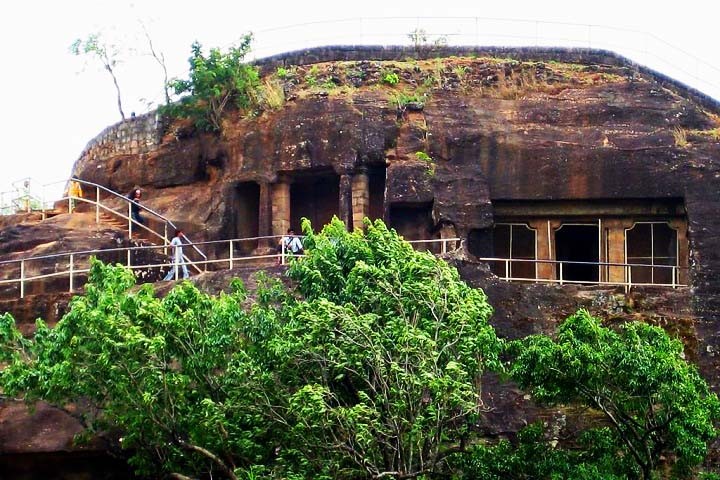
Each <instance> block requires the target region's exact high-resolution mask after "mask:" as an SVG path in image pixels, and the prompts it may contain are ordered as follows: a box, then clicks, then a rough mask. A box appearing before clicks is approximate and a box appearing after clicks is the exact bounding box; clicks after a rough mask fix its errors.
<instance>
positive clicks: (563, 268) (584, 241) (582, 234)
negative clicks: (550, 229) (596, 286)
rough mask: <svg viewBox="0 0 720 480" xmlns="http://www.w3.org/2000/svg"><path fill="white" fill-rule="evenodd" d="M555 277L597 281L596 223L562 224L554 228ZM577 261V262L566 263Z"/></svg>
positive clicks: (598, 251) (598, 257) (579, 280)
mask: <svg viewBox="0 0 720 480" xmlns="http://www.w3.org/2000/svg"><path fill="white" fill-rule="evenodd" d="M555 259H556V260H557V261H558V264H557V265H556V267H555V268H556V272H555V273H556V278H557V279H561V280H563V281H574V282H597V281H598V280H599V278H600V267H599V266H598V262H599V261H600V235H599V227H598V225H593V224H563V225H561V226H560V228H558V229H557V230H555ZM566 262H579V263H566Z"/></svg>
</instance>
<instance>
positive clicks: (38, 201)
mask: <svg viewBox="0 0 720 480" xmlns="http://www.w3.org/2000/svg"><path fill="white" fill-rule="evenodd" d="M71 181H76V182H78V183H79V184H81V185H83V186H85V187H91V189H90V190H92V191H94V199H91V198H87V193H88V189H84V192H83V196H81V197H75V196H69V195H63V196H62V197H61V198H59V199H55V200H53V201H51V202H49V203H48V201H47V200H46V199H45V189H46V188H47V187H51V186H54V185H60V184H64V185H65V187H66V188H64V190H63V191H65V192H67V191H68V188H67V186H68V185H69V183H70V182H71ZM18 182H23V183H24V184H26V185H28V188H29V185H30V183H31V179H30V178H25V179H22V180H18V181H17V182H14V184H15V183H18ZM14 184H13V185H14ZM41 187H42V189H43V195H42V197H37V196H36V195H31V194H29V193H27V194H26V195H27V196H28V197H29V198H32V199H35V201H34V202H33V203H32V205H33V208H32V209H31V208H30V206H29V205H30V202H27V204H28V208H27V211H28V212H29V211H31V210H32V211H37V212H40V213H41V215H42V217H43V219H44V218H45V217H46V216H47V215H48V213H49V211H52V210H53V209H54V205H55V204H56V203H57V202H67V208H68V212H72V211H73V210H74V209H75V208H77V206H76V205H74V204H75V203H76V202H83V203H88V204H90V205H94V206H95V223H96V224H97V223H100V213H101V212H106V213H108V214H110V215H113V216H115V217H117V218H119V219H121V220H122V221H123V222H127V231H128V238H132V234H133V229H135V230H142V231H145V232H147V233H148V234H149V235H150V239H151V240H152V239H158V240H160V241H161V242H162V243H163V247H164V248H167V246H168V245H169V243H170V239H169V235H168V234H169V232H170V230H176V229H177V227H176V226H175V224H174V223H173V222H172V221H171V220H170V219H168V218H166V217H165V216H163V215H162V214H160V213H158V212H156V211H155V210H153V209H151V208H149V207H147V206H145V205H141V204H139V203H137V202H134V201H132V200H130V199H129V198H128V197H126V196H125V195H122V194H120V193H118V192H116V191H114V190H111V189H109V188H107V187H104V186H102V185H99V184H97V183H94V182H89V181H87V180H82V179H80V178H71V179H68V180H60V181H56V182H51V183H47V184H43V185H41ZM100 192H103V194H104V197H105V198H108V197H110V198H116V199H119V200H120V201H121V202H125V203H127V214H126V213H125V212H124V211H118V210H116V209H115V208H113V207H111V206H108V205H106V204H104V203H103V202H102V201H101V199H102V197H103V196H102V195H101V194H100ZM133 204H135V205H137V206H139V208H140V209H142V211H143V212H147V213H148V214H150V215H151V216H152V217H154V218H155V219H156V220H157V221H158V222H159V223H161V224H162V226H163V232H162V233H160V232H158V231H156V230H153V229H152V228H150V227H148V226H147V225H144V224H142V223H139V222H137V221H135V220H134V219H133V218H132V217H133V216H132V207H133ZM23 211H24V209H23ZM182 236H183V238H184V239H185V241H186V242H187V244H188V245H189V246H190V247H191V248H192V249H193V250H194V251H195V252H196V253H197V254H198V255H199V256H200V257H201V258H202V259H203V260H207V255H205V253H204V252H203V251H202V250H200V249H199V248H198V247H197V246H196V244H194V243H193V242H192V240H190V238H189V237H188V236H187V235H185V233H183V234H182ZM186 260H187V261H188V262H189V263H191V264H192V265H193V266H194V265H195V263H196V262H191V260H190V259H189V258H187V257H186ZM193 268H195V269H197V271H198V272H200V271H201V270H200V269H198V267H197V266H194V267H193Z"/></svg>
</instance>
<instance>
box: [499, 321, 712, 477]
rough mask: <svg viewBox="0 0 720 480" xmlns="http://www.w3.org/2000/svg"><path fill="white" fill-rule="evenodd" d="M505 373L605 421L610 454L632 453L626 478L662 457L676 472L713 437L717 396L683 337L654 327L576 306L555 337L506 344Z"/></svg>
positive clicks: (545, 398)
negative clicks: (613, 320)
mask: <svg viewBox="0 0 720 480" xmlns="http://www.w3.org/2000/svg"><path fill="white" fill-rule="evenodd" d="M512 350H514V353H515V359H514V362H513V364H512V368H511V372H510V373H511V376H512V378H513V379H514V380H515V381H517V382H518V384H519V385H520V386H521V387H522V388H525V389H527V390H529V391H530V392H531V394H532V395H533V397H534V399H535V400H536V401H538V402H539V403H541V404H568V403H569V404H580V405H585V406H587V407H590V408H592V409H594V410H596V411H597V412H598V413H600V414H602V415H603V416H604V417H605V419H606V421H607V422H608V424H609V425H610V426H611V432H612V435H613V437H614V439H613V441H612V444H613V445H615V448H616V450H617V452H616V453H617V456H619V457H623V458H628V459H632V460H633V464H632V465H631V468H630V467H629V468H630V470H629V471H627V472H625V474H626V475H628V477H629V478H638V477H639V478H645V479H649V478H651V477H652V475H653V472H654V471H655V469H656V468H657V467H658V465H659V463H660V461H661V459H669V458H674V459H675V470H676V473H677V474H679V475H682V474H687V473H689V471H690V469H691V467H693V466H695V465H697V464H699V463H700V462H702V461H703V459H704V458H705V456H706V454H707V445H708V443H709V442H711V441H712V440H714V439H715V438H716V437H717V431H716V430H715V428H714V426H713V422H714V421H715V420H717V419H718V418H719V417H720V401H718V398H717V396H716V395H715V394H714V393H712V392H710V391H709V389H708V386H707V383H706V382H705V381H704V380H703V379H702V378H701V377H700V375H699V374H698V372H697V370H696V368H695V367H694V366H693V365H691V364H689V363H688V362H687V361H685V359H684V355H683V348H682V344H681V343H680V342H679V341H678V340H673V339H671V338H670V337H669V336H668V335H667V333H665V332H664V331H663V330H662V329H660V328H658V327H653V326H651V325H647V324H644V323H640V322H631V323H627V324H624V325H622V326H620V327H619V328H618V329H617V330H614V329H611V328H608V327H604V326H602V324H601V322H600V320H598V319H597V318H594V317H592V316H591V315H590V314H589V313H588V312H587V311H585V310H580V311H579V312H577V313H576V314H575V315H573V316H571V317H569V318H568V319H567V320H566V321H565V322H564V323H563V324H562V325H561V326H560V328H559V330H558V334H557V337H556V338H555V339H553V338H550V337H547V336H544V335H533V336H530V337H528V338H526V339H524V340H522V341H518V342H516V343H515V344H514V345H513V346H512Z"/></svg>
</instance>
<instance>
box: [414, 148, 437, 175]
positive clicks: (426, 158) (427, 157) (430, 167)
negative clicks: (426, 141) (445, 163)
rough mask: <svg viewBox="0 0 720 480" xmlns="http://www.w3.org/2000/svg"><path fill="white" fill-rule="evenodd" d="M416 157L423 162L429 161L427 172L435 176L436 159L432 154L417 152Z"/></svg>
mask: <svg viewBox="0 0 720 480" xmlns="http://www.w3.org/2000/svg"><path fill="white" fill-rule="evenodd" d="M415 158H417V159H418V160H420V161H421V162H425V163H427V165H428V166H427V170H426V172H427V174H428V175H430V176H431V177H432V176H435V160H433V158H432V157H431V156H430V155H428V154H427V153H425V152H415Z"/></svg>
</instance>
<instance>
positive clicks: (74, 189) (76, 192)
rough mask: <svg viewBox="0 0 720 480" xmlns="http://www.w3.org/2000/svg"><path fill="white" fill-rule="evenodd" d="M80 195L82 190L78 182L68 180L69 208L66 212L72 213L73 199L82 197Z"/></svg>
mask: <svg viewBox="0 0 720 480" xmlns="http://www.w3.org/2000/svg"><path fill="white" fill-rule="evenodd" d="M82 196H83V191H82V187H81V186H80V182H78V181H77V180H70V186H69V187H68V197H69V199H70V200H69V203H70V208H69V212H68V213H72V212H73V211H74V210H75V201H76V199H78V198H82Z"/></svg>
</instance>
